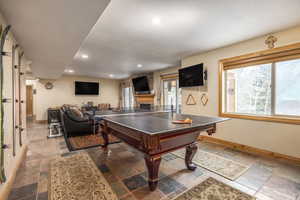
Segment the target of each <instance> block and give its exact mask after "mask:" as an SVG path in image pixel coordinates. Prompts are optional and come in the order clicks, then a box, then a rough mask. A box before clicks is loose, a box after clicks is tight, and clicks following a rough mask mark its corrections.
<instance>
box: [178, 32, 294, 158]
mask: <svg viewBox="0 0 300 200" xmlns="http://www.w3.org/2000/svg"><path fill="white" fill-rule="evenodd" d="M273 35H274V36H276V37H277V38H278V42H277V43H276V47H279V46H283V45H288V44H293V43H296V42H300V27H297V28H293V29H289V30H286V31H282V32H279V33H275V34H273ZM265 39H266V37H259V38H256V39H252V40H249V41H245V42H241V43H238V44H235V45H232V46H228V47H225V48H220V49H216V50H214V51H210V52H207V53H202V54H199V55H194V56H191V57H188V58H185V59H183V60H182V67H185V66H190V65H193V64H198V63H202V62H203V63H204V65H205V67H206V68H207V69H208V85H207V86H208V87H207V94H208V98H209V101H208V103H207V105H206V106H203V105H202V104H201V102H200V97H201V94H202V93H203V91H202V90H203V88H194V89H183V91H182V93H183V97H182V98H183V99H182V102H185V101H186V98H187V96H188V95H189V94H192V95H193V96H194V97H195V100H196V101H197V105H195V106H191V105H189V106H188V105H185V104H183V108H182V110H183V112H184V113H189V114H198V115H212V116H217V115H218V61H219V60H220V59H223V58H228V57H233V56H238V55H242V54H246V53H251V52H256V51H259V50H265V49H266V45H265V44H264V40H265ZM204 90H205V89H204ZM214 137H217V138H220V139H224V140H228V141H232V142H237V143H240V144H245V145H249V146H253V147H257V148H260V149H266V150H270V151H273V152H278V153H282V154H286V155H290V156H295V157H298V158H300V126H299V125H291V124H282V123H272V122H263V121H253V120H242V119H232V120H230V121H228V122H225V123H223V124H220V125H218V127H217V133H216V134H215V136H214Z"/></svg>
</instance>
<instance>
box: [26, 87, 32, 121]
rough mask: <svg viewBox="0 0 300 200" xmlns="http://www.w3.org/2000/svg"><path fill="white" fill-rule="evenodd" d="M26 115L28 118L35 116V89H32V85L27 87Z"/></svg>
mask: <svg viewBox="0 0 300 200" xmlns="http://www.w3.org/2000/svg"><path fill="white" fill-rule="evenodd" d="M26 113H27V117H32V116H33V88H32V85H26Z"/></svg>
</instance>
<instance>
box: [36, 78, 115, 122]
mask: <svg viewBox="0 0 300 200" xmlns="http://www.w3.org/2000/svg"><path fill="white" fill-rule="evenodd" d="M48 81H49V82H52V83H53V85H54V87H53V88H52V89H51V90H47V89H46V88H45V86H44V85H45V83H46V82H48ZM75 81H91V82H99V85H100V90H99V95H97V96H95V95H75V93H74V92H75V87H74V82H75ZM34 87H35V89H36V94H35V97H34V100H35V102H34V104H35V105H34V112H35V113H34V114H35V115H36V119H37V120H46V119H47V109H48V108H49V107H55V106H62V105H63V104H73V105H78V106H81V105H82V104H83V103H87V102H88V101H93V102H94V105H97V104H99V103H110V104H111V106H113V107H117V106H118V102H119V81H118V80H113V79H98V78H90V77H83V76H62V77H61V78H59V79H57V80H39V81H37V82H36V84H35V86H34Z"/></svg>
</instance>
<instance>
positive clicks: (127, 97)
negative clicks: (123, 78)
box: [122, 87, 134, 108]
mask: <svg viewBox="0 0 300 200" xmlns="http://www.w3.org/2000/svg"><path fill="white" fill-rule="evenodd" d="M122 93H123V107H124V108H133V105H134V100H133V93H132V87H126V88H123V91H122Z"/></svg>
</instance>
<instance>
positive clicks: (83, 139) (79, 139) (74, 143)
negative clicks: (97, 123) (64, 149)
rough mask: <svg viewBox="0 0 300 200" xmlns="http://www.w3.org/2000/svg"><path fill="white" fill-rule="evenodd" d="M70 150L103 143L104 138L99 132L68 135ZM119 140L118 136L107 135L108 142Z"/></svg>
mask: <svg viewBox="0 0 300 200" xmlns="http://www.w3.org/2000/svg"><path fill="white" fill-rule="evenodd" d="M68 140H69V141H68V142H69V144H70V148H71V149H70V150H71V151H75V150H80V149H86V148H92V147H97V146H102V145H104V140H103V137H102V135H101V134H96V135H95V134H92V135H84V136H76V137H69V138H68ZM117 142H121V141H120V140H119V139H118V138H116V137H114V136H112V135H109V143H110V144H113V143H117Z"/></svg>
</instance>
